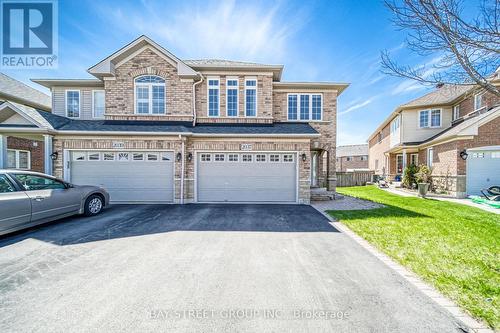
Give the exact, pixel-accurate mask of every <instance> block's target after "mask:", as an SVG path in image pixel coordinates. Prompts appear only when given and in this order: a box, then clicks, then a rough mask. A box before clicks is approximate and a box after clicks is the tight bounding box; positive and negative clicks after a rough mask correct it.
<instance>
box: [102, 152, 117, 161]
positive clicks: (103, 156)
mask: <svg viewBox="0 0 500 333" xmlns="http://www.w3.org/2000/svg"><path fill="white" fill-rule="evenodd" d="M106 155H113V159H111V160H108V159H106V157H105V156H106ZM116 159H117V156H116V153H115V152H114V151H105V152H103V153H102V161H103V162H113V161H116Z"/></svg>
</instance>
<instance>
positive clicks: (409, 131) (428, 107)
mask: <svg viewBox="0 0 500 333" xmlns="http://www.w3.org/2000/svg"><path fill="white" fill-rule="evenodd" d="M499 75H500V74H499V73H498V72H497V73H495V74H494V75H493V76H492V77H491V78H490V80H491V82H492V83H493V84H494V85H497V86H500V76H499ZM499 122H500V100H499V99H498V97H496V96H495V95H493V94H492V93H490V92H487V91H484V90H482V89H480V88H478V87H476V86H474V85H442V86H440V87H437V88H436V89H435V90H434V91H432V92H430V93H428V94H426V95H424V96H422V97H420V98H417V99H415V100H413V101H410V102H408V103H406V104H403V105H401V106H399V107H398V108H396V110H395V111H394V112H393V113H392V114H391V115H390V116H389V117H387V118H386V119H385V120H384V121H383V122H382V123H381V124H380V125H379V127H378V128H377V129H376V130H375V131H374V132H373V133H372V134H371V135H370V137H369V138H368V142H369V167H370V169H373V170H375V172H376V174H379V175H384V176H387V177H389V179H400V178H401V177H402V175H403V171H404V168H405V167H406V166H407V165H409V164H415V165H420V164H426V165H428V166H429V167H431V169H432V182H433V188H434V190H435V191H437V192H440V193H447V194H451V195H454V196H457V197H464V196H466V195H469V194H472V195H477V194H480V190H481V189H482V188H487V187H489V186H493V185H500V178H499V177H500V172H498V170H500V131H499V130H498V128H499V125H500V123H499Z"/></svg>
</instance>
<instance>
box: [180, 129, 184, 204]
mask: <svg viewBox="0 0 500 333" xmlns="http://www.w3.org/2000/svg"><path fill="white" fill-rule="evenodd" d="M179 139H180V140H181V151H182V153H181V205H182V204H184V168H185V167H184V156H185V154H184V153H185V152H184V149H185V147H184V139H183V137H182V135H181V134H179Z"/></svg>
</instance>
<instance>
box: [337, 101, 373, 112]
mask: <svg viewBox="0 0 500 333" xmlns="http://www.w3.org/2000/svg"><path fill="white" fill-rule="evenodd" d="M371 102H373V99H372V98H370V99H367V100H366V101H363V102H361V103H357V104H354V105H352V106H350V107H348V108H347V109H345V110H344V111H341V112H339V116H341V115H343V114H346V113H350V112H353V111H356V110H358V109H361V108H362V107H364V106H367V105H368V104H370V103H371Z"/></svg>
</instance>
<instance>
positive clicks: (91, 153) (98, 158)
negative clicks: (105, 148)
mask: <svg viewBox="0 0 500 333" xmlns="http://www.w3.org/2000/svg"><path fill="white" fill-rule="evenodd" d="M96 154H97V159H90V155H96ZM100 160H101V153H99V152H93V151H89V152H87V161H100Z"/></svg>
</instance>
